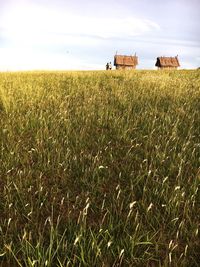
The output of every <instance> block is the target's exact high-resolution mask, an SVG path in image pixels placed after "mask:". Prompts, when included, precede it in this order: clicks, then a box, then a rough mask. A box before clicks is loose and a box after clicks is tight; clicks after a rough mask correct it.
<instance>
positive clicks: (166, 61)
mask: <svg viewBox="0 0 200 267" xmlns="http://www.w3.org/2000/svg"><path fill="white" fill-rule="evenodd" d="M155 66H156V67H169V68H170V67H180V64H179V60H178V57H177V56H176V57H157V61H156V64H155Z"/></svg>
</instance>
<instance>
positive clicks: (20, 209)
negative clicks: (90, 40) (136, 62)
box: [0, 70, 200, 267]
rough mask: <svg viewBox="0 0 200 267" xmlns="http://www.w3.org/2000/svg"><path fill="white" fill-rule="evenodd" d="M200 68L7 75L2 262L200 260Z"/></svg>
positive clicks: (1, 155) (2, 126)
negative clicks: (193, 69)
mask: <svg viewBox="0 0 200 267" xmlns="http://www.w3.org/2000/svg"><path fill="white" fill-rule="evenodd" d="M199 228H200V72H199V71H198V70H196V71H184V70H180V71H126V72H120V71H119V72H118V71H108V72H105V71H101V72H52V73H50V72H34V73H31V72H27V73H25V72H24V73H0V266H4V267H8V266H10V267H14V266H21V267H24V266H25V267H28V266H29V267H33V266H34V267H45V266H47V267H50V266H51V267H56V266H59V267H67V266H70V267H71V266H88V267H111V266H122V267H123V266H141V267H145V266H148V267H157V266H158V267H161V266H162V267H163V266H164V267H168V266H172V267H175V266H178V267H182V266H185V267H186V266H188V267H195V266H196V267H197V266H199V262H200V261H199V259H200V233H199Z"/></svg>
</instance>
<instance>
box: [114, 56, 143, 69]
mask: <svg viewBox="0 0 200 267" xmlns="http://www.w3.org/2000/svg"><path fill="white" fill-rule="evenodd" d="M136 65H138V57H137V56H136V55H135V56H125V55H115V57H114V66H116V69H135V68H136Z"/></svg>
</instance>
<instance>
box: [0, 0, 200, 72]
mask: <svg viewBox="0 0 200 267" xmlns="http://www.w3.org/2000/svg"><path fill="white" fill-rule="evenodd" d="M199 25H200V0H109V1H108V0H101V1H97V0H0V70H33V69H34V70H36V69H38V70H39V69H40V70H41V69H52V70H53V69H55V70H60V69H104V68H105V64H106V62H107V61H112V62H113V57H114V55H115V53H116V51H117V53H118V54H126V55H131V54H135V52H136V53H137V55H138V57H139V65H138V68H140V69H143V68H147V69H153V68H155V67H154V65H155V60H156V57H157V56H176V55H177V54H178V55H179V59H180V64H181V67H182V68H197V67H199V66H200V26H199Z"/></svg>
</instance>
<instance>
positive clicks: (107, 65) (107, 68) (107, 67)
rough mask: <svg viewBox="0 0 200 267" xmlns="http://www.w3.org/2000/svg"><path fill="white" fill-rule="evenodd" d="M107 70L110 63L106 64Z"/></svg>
mask: <svg viewBox="0 0 200 267" xmlns="http://www.w3.org/2000/svg"><path fill="white" fill-rule="evenodd" d="M106 70H109V63H108V62H107V64H106Z"/></svg>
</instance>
